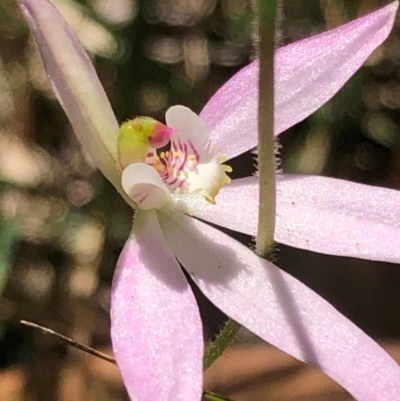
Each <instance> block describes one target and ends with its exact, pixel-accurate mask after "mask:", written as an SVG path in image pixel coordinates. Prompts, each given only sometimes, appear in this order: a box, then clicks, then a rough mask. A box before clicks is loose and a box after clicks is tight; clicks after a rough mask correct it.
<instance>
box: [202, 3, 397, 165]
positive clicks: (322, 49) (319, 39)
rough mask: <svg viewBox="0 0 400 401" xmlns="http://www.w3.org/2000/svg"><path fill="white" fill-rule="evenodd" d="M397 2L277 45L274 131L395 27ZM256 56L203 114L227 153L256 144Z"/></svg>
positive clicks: (296, 117)
mask: <svg viewBox="0 0 400 401" xmlns="http://www.w3.org/2000/svg"><path fill="white" fill-rule="evenodd" d="M397 7H398V2H397V1H396V2H394V3H391V4H390V5H388V6H386V7H383V8H381V9H379V10H378V11H376V12H374V13H372V14H369V15H367V16H365V17H363V18H359V19H357V20H355V21H353V22H350V23H348V24H346V25H343V26H341V27H339V28H337V29H334V30H331V31H328V32H324V33H322V34H320V35H316V36H313V37H311V38H309V39H305V40H302V41H299V42H296V43H293V44H291V45H288V46H285V47H282V48H280V49H278V51H277V52H276V54H275V134H276V135H278V134H280V133H281V132H282V131H284V130H286V129H288V128H289V127H291V126H293V125H294V124H296V123H298V122H299V121H301V120H303V119H305V118H306V117H308V116H309V115H310V114H312V113H313V112H314V111H315V110H317V109H318V108H320V107H321V106H322V105H323V104H324V103H326V102H327V101H328V100H329V99H330V98H331V97H332V96H333V95H334V94H335V93H336V92H337V91H338V90H339V89H340V88H341V87H342V86H343V85H344V84H345V83H346V82H347V80H348V79H349V78H350V77H351V76H352V75H353V74H354V73H355V72H356V71H357V70H358V69H359V68H360V67H361V65H362V64H363V63H364V61H365V60H366V59H367V58H368V56H369V55H370V54H371V53H372V52H373V51H374V50H375V49H376V48H377V47H378V46H379V45H380V44H381V43H382V42H383V41H384V40H385V39H386V38H387V36H388V35H389V32H390V31H391V29H392V26H393V22H394V18H395V15H396V12H397ZM257 112H258V62H254V63H252V64H250V65H249V66H247V67H245V68H243V69H242V70H241V71H240V72H239V73H237V74H236V75H235V76H234V77H233V78H231V79H230V80H229V81H228V82H227V83H226V84H225V85H224V86H223V87H222V88H220V89H219V90H218V91H217V93H216V94H215V95H214V96H213V97H212V99H211V100H210V101H209V102H208V103H207V105H206V106H205V108H204V110H203V111H202V112H201V114H200V116H201V117H202V118H204V120H205V121H206V122H207V123H208V125H209V126H210V128H211V130H212V132H213V143H214V145H216V146H217V148H218V150H219V152H221V153H222V154H226V155H227V156H229V157H234V156H236V155H238V154H241V153H243V152H246V151H247V150H249V149H251V148H253V147H255V146H256V144H257V132H258V129H257Z"/></svg>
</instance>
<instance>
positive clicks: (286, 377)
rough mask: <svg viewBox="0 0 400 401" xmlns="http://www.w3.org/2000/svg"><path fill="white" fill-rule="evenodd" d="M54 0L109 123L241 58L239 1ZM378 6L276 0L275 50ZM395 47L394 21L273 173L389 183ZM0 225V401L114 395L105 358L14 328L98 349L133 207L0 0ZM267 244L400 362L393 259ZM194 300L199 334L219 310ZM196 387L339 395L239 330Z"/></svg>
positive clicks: (248, 47) (248, 400) (244, 399)
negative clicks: (83, 144)
mask: <svg viewBox="0 0 400 401" xmlns="http://www.w3.org/2000/svg"><path fill="white" fill-rule="evenodd" d="M53 2H54V3H55V4H56V5H57V7H59V9H60V11H61V12H62V13H63V15H64V16H65V18H66V19H67V21H68V22H69V23H70V25H71V26H72V27H73V29H74V30H75V32H76V34H77V35H78V37H79V39H80V40H81V42H82V44H83V46H84V47H85V48H86V50H87V51H88V52H89V54H90V55H91V57H92V59H93V62H94V63H95V66H96V68H97V71H98V74H99V76H100V79H101V81H102V83H103V85H104V87H105V89H106V91H107V93H108V95H109V98H110V101H111V103H112V105H113V108H114V110H115V112H116V115H117V118H118V120H119V121H120V122H123V121H124V120H126V119H128V118H132V117H133V116H137V115H148V116H152V117H155V118H157V119H160V120H163V119H164V113H165V111H166V109H167V108H168V107H169V106H171V105H173V104H183V105H186V106H189V107H191V108H192V109H193V110H194V111H196V112H199V111H200V110H201V109H202V107H203V106H204V105H205V103H206V102H207V100H208V99H209V98H210V97H211V95H212V94H213V93H214V92H215V91H216V90H217V89H218V88H219V87H220V86H221V85H222V84H223V83H224V82H225V81H226V80H227V79H228V78H229V77H231V76H232V75H233V74H234V73H235V72H236V71H238V70H239V69H240V68H241V67H243V66H245V65H246V64H248V63H249V61H250V60H251V59H252V58H254V54H255V52H254V48H253V46H252V31H253V25H252V12H251V4H250V0H248V1H247V0H79V1H78V0H53ZM387 3H388V1H379V0H357V1H354V0H312V1H310V0H283V2H282V7H281V9H280V12H279V14H280V16H279V24H278V25H279V32H278V36H277V37H278V43H277V46H283V45H285V44H287V43H291V42H293V41H295V40H299V39H301V38H304V37H307V36H310V35H313V34H315V33H318V32H321V31H324V30H326V29H330V28H334V27H336V26H339V25H341V24H343V23H345V22H347V21H349V20H351V19H354V18H356V17H357V16H360V15H363V14H365V13H367V12H369V11H373V10H375V9H377V8H378V7H380V6H382V5H384V4H387ZM398 20H399V18H398ZM399 49H400V21H398V22H397V25H396V27H395V28H394V30H393V32H392V34H391V36H390V38H389V39H388V40H387V41H386V42H385V44H384V46H382V47H381V48H379V49H378V50H377V51H376V52H375V53H374V54H373V55H372V56H371V57H370V59H369V60H368V62H367V64H366V66H365V67H364V68H363V69H362V70H360V71H359V72H358V73H357V75H356V76H355V77H354V78H353V79H352V80H351V81H350V82H349V83H348V84H347V85H346V87H345V88H343V90H342V91H341V92H340V93H339V94H338V95H337V96H336V97H335V98H334V99H333V100H332V101H330V102H329V103H328V104H327V105H325V106H324V107H323V108H322V109H321V110H319V111H318V112H317V113H315V114H314V115H313V116H311V117H310V118H309V119H308V120H306V121H304V122H302V123H300V124H298V125H297V126H295V127H293V128H292V129H290V130H289V131H288V132H286V133H284V134H283V135H282V136H281V143H282V145H283V147H282V151H281V157H282V167H283V170H284V171H285V172H299V173H304V174H317V175H329V176H333V177H341V178H345V179H348V180H354V181H358V182H362V183H368V184H371V185H380V186H387V187H391V188H396V189H399V190H400V126H399V125H400V50H399ZM253 164H254V161H253V159H252V156H251V155H250V154H246V155H242V156H240V157H238V158H236V159H235V160H234V162H233V168H234V172H233V177H241V176H246V175H248V174H249V173H251V172H253ZM399 213H400V211H399ZM0 219H1V220H0V291H1V292H0V399H1V400H7V401H22V400H26V401H39V400H40V401H56V400H57V401H58V400H59V401H92V400H93V401H94V400H96V401H116V400H127V396H126V394H125V391H124V388H123V385H122V382H121V379H120V376H119V373H118V371H117V368H116V367H115V366H114V365H112V364H110V363H107V362H105V361H102V360H99V359H96V358H94V357H93V356H90V355H87V354H85V353H83V352H82V351H78V350H76V349H73V348H69V347H67V346H66V345H65V344H64V343H62V342H60V341H59V340H57V339H55V338H52V337H50V336H48V335H44V334H42V333H41V332H37V331H34V330H32V329H30V328H26V327H23V326H21V325H20V324H19V321H20V320H21V319H25V320H31V321H34V322H36V323H39V324H42V325H44V326H46V327H50V328H52V329H54V330H57V331H59V332H61V333H63V334H65V335H68V336H70V337H72V338H73V339H75V340H77V341H80V342H83V343H85V344H87V345H90V346H92V347H95V348H97V349H99V350H102V351H104V352H107V353H111V349H110V338H109V324H110V323H109V317H108V314H109V302H110V301H109V299H110V285H111V278H112V274H113V270H114V266H115V263H116V260H117V258H118V255H119V253H120V251H121V248H122V246H123V244H124V241H125V239H126V237H127V235H128V232H129V230H130V226H131V222H132V212H131V210H130V209H129V207H128V206H127V205H126V204H125V203H124V201H123V200H122V199H121V198H120V197H119V196H118V195H117V193H116V192H115V190H114V188H113V187H112V186H111V185H110V184H109V183H108V182H107V181H106V180H105V179H104V177H103V176H102V175H101V174H100V173H99V172H98V170H97V169H96V167H95V166H94V165H93V163H92V162H91V161H90V160H89V158H88V156H87V155H86V154H85V153H84V152H82V150H81V148H80V145H79V143H78V141H77V139H76V138H75V136H74V134H73V132H72V131H71V128H70V126H69V123H68V121H67V119H66V117H65V115H64V113H63V111H62V110H61V108H60V106H59V105H58V103H57V101H56V100H55V98H54V95H53V93H52V91H51V88H50V85H49V82H48V81H47V78H46V74H45V72H44V69H43V66H42V64H41V60H40V57H39V54H38V52H37V48H36V45H35V43H34V42H33V40H32V38H31V37H30V34H29V31H28V28H27V26H26V25H25V23H24V21H23V20H22V18H21V16H20V14H19V12H18V10H17V7H16V4H15V2H14V0H2V1H1V4H0ZM366 235H368V233H366ZM236 238H238V239H239V240H241V241H244V243H246V244H249V245H250V244H251V239H250V238H247V237H245V236H242V237H238V236H237V235H236ZM399 243H400V240H399ZM277 249H278V252H277V262H276V263H277V264H278V265H279V266H282V268H284V269H285V270H287V271H289V272H290V273H291V274H293V275H294V276H296V277H298V278H300V279H301V280H302V281H303V282H304V283H306V284H307V285H309V286H310V287H311V288H313V289H314V290H315V291H317V292H318V293H319V294H321V295H322V296H324V297H325V298H326V299H328V300H329V301H330V302H331V303H332V304H333V305H335V306H336V307H337V308H338V309H339V310H340V311H341V312H343V313H344V314H345V315H346V316H348V317H349V318H350V319H351V320H353V321H354V322H356V323H357V324H358V325H359V326H360V327H361V328H362V329H363V330H365V331H366V332H367V333H368V334H370V335H372V336H373V337H374V338H376V339H377V340H378V341H379V342H381V343H382V344H384V345H385V347H386V348H387V350H388V351H389V352H390V353H391V354H392V355H393V356H394V357H395V358H396V359H397V360H398V361H400V343H399V339H400V318H399V316H400V297H399V296H398V288H399V287H400V266H397V265H392V264H387V263H386V264H385V263H376V262H370V261H362V260H356V259H350V258H339V257H330V256H325V255H318V254H314V253H311V252H306V251H300V250H297V249H293V248H289V247H285V246H279V247H278V248H277ZM196 295H197V296H198V300H199V304H200V307H201V312H202V317H203V320H204V324H205V332H206V336H207V337H208V338H212V336H213V335H214V334H215V333H216V332H217V331H218V328H219V327H220V326H221V324H222V323H223V321H224V319H225V317H224V316H223V315H222V314H221V313H220V312H219V311H218V310H216V308H214V307H213V306H212V305H211V304H209V303H208V301H206V300H205V299H204V298H203V297H202V296H201V295H200V294H199V293H198V291H196ZM182 324H184V322H182ZM205 382H206V388H207V389H209V390H212V391H215V392H217V393H219V394H221V395H225V396H228V397H230V398H232V400H236V401H252V400H255V401H267V400H268V401H289V400H292V401H305V400H307V401H317V400H324V401H336V400H337V401H339V400H340V401H345V400H349V399H351V398H350V396H348V395H346V394H345V393H344V392H343V391H342V390H341V389H340V387H339V386H338V385H336V384H335V383H334V382H332V381H331V380H330V379H328V378H327V377H326V376H324V375H323V374H321V373H319V372H317V371H315V370H313V369H311V368H309V367H307V366H305V365H302V364H300V363H299V362H297V361H295V360H293V359H292V358H290V357H288V356H286V355H285V354H283V353H281V352H280V351H278V350H276V349H274V348H272V347H270V346H267V345H265V344H262V343H261V342H260V341H258V340H257V339H256V338H254V336H252V335H251V334H250V333H248V332H245V331H243V332H241V334H240V336H239V338H238V341H237V343H236V344H235V346H234V347H233V349H231V350H230V351H228V352H227V353H226V354H225V355H224V356H223V357H222V358H221V359H220V360H219V361H217V362H216V363H215V365H213V366H212V367H211V368H210V369H209V371H208V372H207V373H206V379H205ZM366 385H369V384H368V383H366ZM188 401H189V400H188Z"/></svg>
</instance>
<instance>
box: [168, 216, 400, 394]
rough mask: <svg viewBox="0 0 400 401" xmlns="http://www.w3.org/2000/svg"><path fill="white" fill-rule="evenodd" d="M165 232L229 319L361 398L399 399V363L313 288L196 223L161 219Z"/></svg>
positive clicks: (208, 227)
mask: <svg viewBox="0 0 400 401" xmlns="http://www.w3.org/2000/svg"><path fill="white" fill-rule="evenodd" d="M161 226H162V228H163V231H164V233H165V235H166V238H167V241H168V243H169V244H170V246H171V248H172V250H173V252H174V254H175V255H176V257H177V258H178V260H179V261H180V262H181V263H182V264H183V266H185V268H186V269H187V271H188V272H189V273H190V274H191V276H192V278H193V280H194V281H195V283H196V284H197V285H198V287H199V288H200V289H201V290H202V292H203V293H204V294H205V295H206V296H207V298H209V299H210V300H211V301H212V302H213V303H214V304H215V305H216V306H218V307H219V308H220V309H221V310H222V311H223V312H225V313H226V314H227V315H228V316H230V317H231V318H233V319H234V320H236V321H237V322H239V323H241V324H242V325H244V326H245V327H247V328H248V329H249V330H251V331H252V332H253V333H255V334H256V335H258V336H259V337H261V338H262V339H264V340H265V341H267V342H269V343H271V344H273V345H275V346H276V347H278V348H280V349H282V350H283V351H285V352H287V353H288V354H290V355H293V356H295V357H296V358H298V359H300V360H303V361H305V362H308V363H310V364H312V365H314V366H316V367H317V368H318V369H320V370H322V371H323V372H325V373H326V374H327V375H329V376H330V377H332V378H333V379H334V380H336V381H337V382H338V383H339V384H341V385H342V386H343V387H344V388H345V389H346V390H347V391H349V392H350V393H351V394H352V395H353V396H354V397H355V398H356V399H358V400H362V401H394V400H397V399H398V397H399V394H400V380H399V378H400V368H399V366H398V365H397V363H396V362H395V361H394V360H393V359H392V358H390V357H389V355H388V354H386V352H385V351H384V350H383V349H382V348H381V347H380V346H379V345H378V344H376V343H375V342H374V341H373V340H372V339H371V338H369V337H368V336H367V335H366V334H365V333H363V332H362V331H361V330H360V329H359V328H357V327H356V326H355V325H354V324H353V323H352V322H350V321H349V320H348V319H347V318H345V317H344V316H343V315H341V314H340V313H339V312H338V311H337V310H336V309H335V308H333V307H332V306H331V305H330V304H329V303H328V302H326V301H325V300H323V299H322V298H321V297H320V296H318V295H317V294H316V293H314V292H313V291H312V290H310V289H309V288H307V287H306V286H305V285H303V284H302V283H300V282H299V281H298V280H296V279H295V278H293V277H291V276H290V275H288V274H287V273H285V272H283V271H281V270H280V269H278V268H277V267H276V266H274V265H273V264H272V263H270V262H268V261H266V260H264V259H261V258H259V257H258V256H256V255H255V254H254V253H253V252H252V251H251V250H249V249H248V248H246V247H245V246H243V245H241V244H240V243H238V242H237V241H235V240H233V239H232V238H230V237H228V236H227V235H225V234H223V233H221V232H219V231H218V230H216V229H214V228H212V227H210V226H207V225H206V224H204V223H202V222H200V221H198V220H195V219H190V218H189V217H185V218H184V219H182V218H181V219H173V220H172V219H164V218H163V219H162V220H161ZM193 244H195V246H194V245H193ZM366 383H373V385H366Z"/></svg>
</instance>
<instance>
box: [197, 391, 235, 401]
mask: <svg viewBox="0 0 400 401" xmlns="http://www.w3.org/2000/svg"><path fill="white" fill-rule="evenodd" d="M203 397H204V398H205V399H206V400H210V401H231V400H229V398H225V397H221V396H220V395H218V394H214V393H210V392H208V391H205V392H204V393H203Z"/></svg>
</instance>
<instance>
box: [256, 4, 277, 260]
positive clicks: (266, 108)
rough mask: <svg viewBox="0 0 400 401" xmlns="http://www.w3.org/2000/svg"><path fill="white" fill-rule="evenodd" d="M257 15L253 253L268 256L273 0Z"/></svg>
mask: <svg viewBox="0 0 400 401" xmlns="http://www.w3.org/2000/svg"><path fill="white" fill-rule="evenodd" d="M257 7H258V13H259V16H260V18H259V24H258V32H259V57H260V75H259V107H258V132H259V142H258V170H259V177H260V193H259V197H260V209H259V215H258V231H257V238H256V253H257V254H258V255H259V256H261V257H266V256H267V255H269V254H271V252H272V249H273V243H274V232H275V165H274V161H275V154H274V50H275V16H276V9H277V1H276V0H257Z"/></svg>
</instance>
